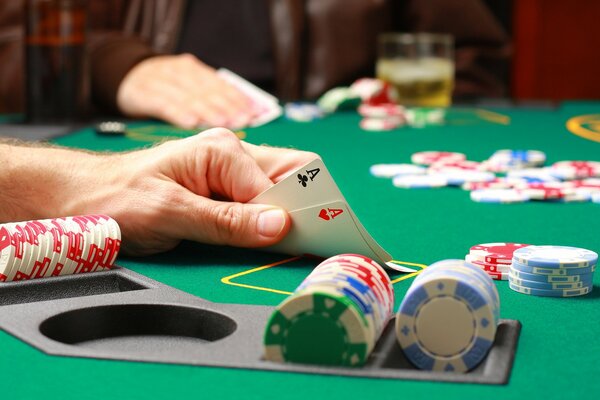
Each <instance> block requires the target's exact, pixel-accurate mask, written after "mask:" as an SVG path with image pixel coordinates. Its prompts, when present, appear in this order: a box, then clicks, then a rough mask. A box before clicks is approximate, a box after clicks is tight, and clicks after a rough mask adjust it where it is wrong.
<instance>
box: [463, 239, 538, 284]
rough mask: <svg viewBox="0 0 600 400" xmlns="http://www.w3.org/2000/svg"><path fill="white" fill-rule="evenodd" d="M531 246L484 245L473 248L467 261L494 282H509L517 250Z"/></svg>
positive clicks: (518, 244)
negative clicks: (511, 266) (514, 254)
mask: <svg viewBox="0 0 600 400" xmlns="http://www.w3.org/2000/svg"><path fill="white" fill-rule="evenodd" d="M527 246H529V245H528V244H522V243H483V244H478V245H475V246H472V247H471V249H470V251H469V254H467V255H466V256H465V261H467V262H468V263H470V264H473V265H474V266H475V267H477V268H479V269H481V270H483V271H484V272H485V273H486V274H488V275H489V276H490V277H491V278H492V279H494V280H502V281H506V280H508V273H509V272H510V265H511V263H512V258H513V253H514V252H515V250H518V249H521V248H523V247H527Z"/></svg>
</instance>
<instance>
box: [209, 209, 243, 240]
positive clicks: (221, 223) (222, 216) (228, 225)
mask: <svg viewBox="0 0 600 400" xmlns="http://www.w3.org/2000/svg"><path fill="white" fill-rule="evenodd" d="M214 212H215V218H214V220H215V228H216V232H215V233H216V237H217V238H218V240H219V242H220V243H228V242H230V241H232V240H235V239H236V238H239V237H241V236H242V235H243V233H244V232H245V229H246V227H247V222H246V219H247V218H246V214H245V213H244V208H243V207H242V206H241V204H239V203H229V204H225V205H223V206H221V207H216V208H215V209H214Z"/></svg>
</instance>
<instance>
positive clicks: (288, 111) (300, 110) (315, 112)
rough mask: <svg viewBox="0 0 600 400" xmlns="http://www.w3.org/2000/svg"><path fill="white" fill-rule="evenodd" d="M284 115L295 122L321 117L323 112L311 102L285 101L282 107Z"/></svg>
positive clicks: (309, 120)
mask: <svg viewBox="0 0 600 400" xmlns="http://www.w3.org/2000/svg"><path fill="white" fill-rule="evenodd" d="M284 112H285V117H286V118H287V119H289V120H291V121H296V122H311V121H315V120H317V119H321V118H323V116H324V115H325V113H324V112H323V110H322V109H321V108H320V107H319V106H318V105H316V104H313V103H301V102H294V103H287V104H286V105H285V107H284Z"/></svg>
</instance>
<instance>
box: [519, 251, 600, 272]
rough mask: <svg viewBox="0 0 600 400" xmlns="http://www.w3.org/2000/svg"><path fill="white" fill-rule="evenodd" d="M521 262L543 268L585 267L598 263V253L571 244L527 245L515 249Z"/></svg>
mask: <svg viewBox="0 0 600 400" xmlns="http://www.w3.org/2000/svg"><path fill="white" fill-rule="evenodd" d="M513 259H514V260H516V261H518V262H519V263H520V264H523V265H528V266H531V267H543V268H584V267H591V266H593V265H596V263H597V262H598V253H596V252H594V251H591V250H587V249H582V248H579V247H569V246H527V247H523V248H520V249H517V250H515V252H514V253H513Z"/></svg>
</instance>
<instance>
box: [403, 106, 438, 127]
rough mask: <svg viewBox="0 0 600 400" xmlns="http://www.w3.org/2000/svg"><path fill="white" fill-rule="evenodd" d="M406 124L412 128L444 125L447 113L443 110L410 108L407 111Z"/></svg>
mask: <svg viewBox="0 0 600 400" xmlns="http://www.w3.org/2000/svg"><path fill="white" fill-rule="evenodd" d="M405 115H406V122H407V123H408V125H409V126H411V127H412V128H425V127H427V126H431V125H442V124H443V123H444V119H445V116H446V111H445V110H444V109H442V108H420V107H417V108H410V109H408V110H406V114H405Z"/></svg>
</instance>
